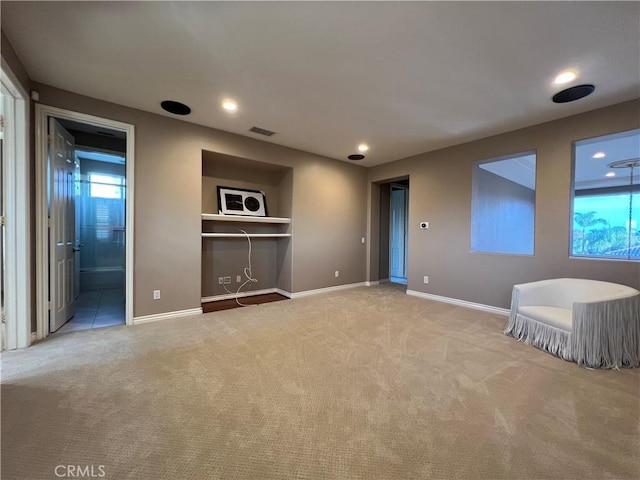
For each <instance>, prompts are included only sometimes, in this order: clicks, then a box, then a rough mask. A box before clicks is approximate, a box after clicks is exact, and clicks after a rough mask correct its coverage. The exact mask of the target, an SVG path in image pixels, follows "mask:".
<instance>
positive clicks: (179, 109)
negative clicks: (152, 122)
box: [160, 100, 191, 115]
mask: <svg viewBox="0 0 640 480" xmlns="http://www.w3.org/2000/svg"><path fill="white" fill-rule="evenodd" d="M160 106H161V107H162V109H163V110H165V111H167V112H169V113H173V114H174V115H189V114H190V113H191V108H189V107H188V106H187V105H185V104H184V103H180V102H174V101H173V100H165V101H164V102H162V103H160Z"/></svg>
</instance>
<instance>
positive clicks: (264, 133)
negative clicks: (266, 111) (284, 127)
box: [249, 127, 276, 137]
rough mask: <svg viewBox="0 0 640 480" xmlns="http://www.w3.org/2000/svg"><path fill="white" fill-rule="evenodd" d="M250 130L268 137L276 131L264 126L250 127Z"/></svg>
mask: <svg viewBox="0 0 640 480" xmlns="http://www.w3.org/2000/svg"><path fill="white" fill-rule="evenodd" d="M249 131H250V132H253V133H259V134H260V135H265V136H267V137H270V136H271V135H273V134H274V133H276V132H272V131H271V130H266V129H264V128H260V127H251V128H250V129H249Z"/></svg>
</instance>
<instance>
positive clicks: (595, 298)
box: [504, 278, 640, 368]
mask: <svg viewBox="0 0 640 480" xmlns="http://www.w3.org/2000/svg"><path fill="white" fill-rule="evenodd" d="M504 333H505V334H507V335H510V336H512V337H514V338H516V339H518V340H520V341H521V342H524V343H526V344H530V345H534V346H536V347H538V348H540V349H542V350H545V351H547V352H549V353H552V354H553V355H556V356H558V357H561V358H563V359H565V360H569V361H572V362H576V363H578V364H579V365H582V366H586V367H592V368H614V367H637V366H640V292H639V291H638V290H636V289H634V288H631V287H628V286H626V285H619V284H616V283H610V282H601V281H597V280H584V279H579V278H556V279H551V280H542V281H540V282H532V283H524V284H521V285H515V286H514V287H513V293H512V297H511V314H510V316H509V324H508V325H507V328H506V330H505V332H504Z"/></svg>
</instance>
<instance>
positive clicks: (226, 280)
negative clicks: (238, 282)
mask: <svg viewBox="0 0 640 480" xmlns="http://www.w3.org/2000/svg"><path fill="white" fill-rule="evenodd" d="M230 283H231V277H224V284H225V285H229V284H230Z"/></svg>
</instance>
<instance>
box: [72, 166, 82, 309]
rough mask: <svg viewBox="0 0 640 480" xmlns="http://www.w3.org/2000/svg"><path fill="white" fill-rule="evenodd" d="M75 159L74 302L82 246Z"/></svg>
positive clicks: (79, 175)
mask: <svg viewBox="0 0 640 480" xmlns="http://www.w3.org/2000/svg"><path fill="white" fill-rule="evenodd" d="M74 157H75V177H74V180H75V184H74V188H75V192H74V195H75V197H74V209H73V210H74V215H73V216H74V222H75V225H74V228H75V230H74V235H75V244H74V247H73V253H74V254H75V255H74V257H73V300H74V301H76V300H77V299H78V297H79V296H80V253H81V252H80V249H81V247H82V244H81V243H80V217H81V215H80V213H79V212H77V211H76V207H77V206H78V205H82V203H81V202H80V199H81V196H82V187H81V185H80V181H81V178H82V176H81V173H80V159H79V158H78V156H77V155H75V154H74Z"/></svg>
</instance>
